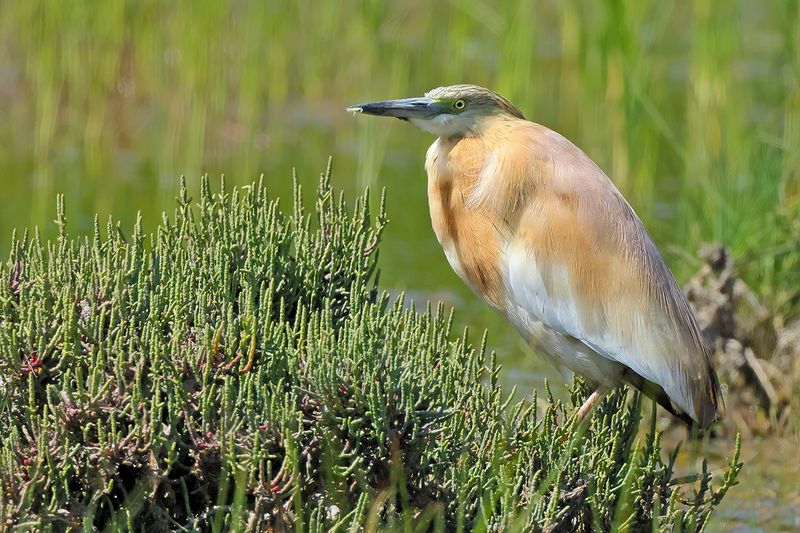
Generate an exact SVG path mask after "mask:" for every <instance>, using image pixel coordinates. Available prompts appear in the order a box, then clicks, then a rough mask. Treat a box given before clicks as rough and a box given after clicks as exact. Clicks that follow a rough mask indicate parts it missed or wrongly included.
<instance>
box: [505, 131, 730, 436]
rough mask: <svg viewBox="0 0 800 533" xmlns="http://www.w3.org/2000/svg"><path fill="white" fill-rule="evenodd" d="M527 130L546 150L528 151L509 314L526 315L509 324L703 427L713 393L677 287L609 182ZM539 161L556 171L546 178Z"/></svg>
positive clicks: (571, 149) (573, 151) (711, 411)
mask: <svg viewBox="0 0 800 533" xmlns="http://www.w3.org/2000/svg"><path fill="white" fill-rule="evenodd" d="M532 126H537V127H538V128H540V129H541V130H545V131H546V133H544V135H546V137H547V139H548V140H549V141H550V142H548V143H542V142H541V141H539V142H536V143H533V144H531V146H530V147H529V153H531V157H530V160H529V164H528V167H529V168H533V167H536V168H538V169H539V170H536V171H533V172H532V177H531V181H532V182H534V183H533V185H532V186H531V190H532V191H533V201H532V202H529V203H528V204H527V207H525V208H524V210H523V212H522V213H521V215H520V216H519V217H518V218H517V221H518V226H517V227H516V228H515V231H513V232H512V233H513V234H514V235H515V239H514V240H512V241H511V242H509V243H508V247H507V250H506V256H507V257H506V263H507V270H508V271H507V273H506V278H507V282H506V283H507V286H508V298H509V299H510V300H512V302H511V304H512V305H511V308H513V309H517V310H520V309H521V310H524V311H526V312H527V313H529V315H530V316H528V317H519V316H517V317H512V319H515V322H517V323H521V322H526V321H527V322H535V321H537V320H538V321H541V322H542V323H544V324H545V325H547V326H548V327H550V328H552V329H553V330H555V331H558V332H560V333H562V334H564V335H569V336H571V337H575V338H576V339H579V340H580V341H582V342H583V343H585V344H586V345H587V346H589V347H590V348H591V349H592V350H593V351H595V352H597V354H599V355H601V356H603V357H606V358H608V359H611V360H613V361H616V362H618V363H620V364H622V365H624V366H625V367H628V368H630V369H631V370H633V371H634V372H635V373H636V374H638V375H639V376H641V377H642V378H644V379H646V380H648V381H650V382H653V383H655V384H657V385H659V386H660V387H662V388H663V390H664V392H665V393H666V394H667V395H668V396H669V398H670V400H671V401H672V402H673V404H675V405H677V406H678V407H679V408H680V409H681V410H683V411H684V412H686V413H687V414H688V415H689V416H691V417H692V418H694V419H695V420H697V421H698V422H699V423H700V424H701V425H702V426H707V425H708V424H709V423H710V422H711V421H713V419H714V416H715V413H716V410H717V406H718V399H719V386H718V383H717V378H716V374H715V373H714V369H713V367H712V365H711V357H710V353H709V350H708V348H707V347H706V345H705V343H704V341H703V338H702V334H701V332H700V329H699V327H698V325H697V322H696V320H695V318H694V315H693V314H692V312H691V309H690V308H689V304H688V303H687V301H686V299H685V297H684V296H683V293H682V292H681V290H680V287H679V286H678V284H677V282H676V281H675V278H674V277H673V276H672V273H671V272H670V270H669V268H668V267H667V266H666V264H665V262H664V260H663V259H662V257H661V255H660V254H659V252H658V250H657V248H656V246H655V244H654V243H653V242H652V239H651V238H650V236H649V235H648V233H647V231H646V230H645V228H644V226H643V225H642V223H641V222H640V221H639V219H638V217H637V216H636V214H635V213H634V212H633V209H632V208H631V207H630V205H628V203H627V202H626V201H625V199H624V198H622V196H621V194H620V193H619V192H618V191H617V189H616V187H614V185H613V184H612V183H611V181H610V180H609V179H608V177H607V176H606V175H605V174H604V173H603V172H602V171H601V170H600V169H599V168H598V167H597V166H596V165H594V163H592V162H591V160H589V158H588V157H587V156H586V155H584V154H583V152H581V151H580V150H579V149H578V148H577V147H575V146H574V145H572V144H571V143H569V141H567V140H566V139H564V138H563V137H561V136H558V135H557V134H554V133H553V132H550V131H549V130H546V129H545V128H543V127H542V126H538V125H532ZM541 130H538V131H539V132H540V133H541ZM535 133H536V131H534V132H533V133H531V132H528V133H527V135H529V136H530V135H532V134H535ZM554 136H555V137H554ZM523 138H524V136H523ZM542 150H547V153H545V154H542V153H541V151H542ZM542 161H555V164H553V165H546V167H547V168H546V169H544V170H542V167H541V165H540V163H541V162H542ZM562 163H563V164H562ZM493 165H494V166H498V167H499V166H501V162H499V161H495V162H493ZM537 165H540V166H539V167H537ZM552 169H558V171H557V173H556V171H555V170H552ZM548 172H549V174H550V175H549V176H544V178H545V179H543V174H547V173H548ZM498 194H501V193H500V192H498ZM516 313H517V314H520V311H516Z"/></svg>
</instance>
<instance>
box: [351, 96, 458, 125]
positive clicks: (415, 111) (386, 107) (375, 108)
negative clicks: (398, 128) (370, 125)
mask: <svg viewBox="0 0 800 533" xmlns="http://www.w3.org/2000/svg"><path fill="white" fill-rule="evenodd" d="M347 110H348V111H349V112H351V113H366V114H367V115H377V116H381V117H395V118H399V119H403V120H408V119H410V118H420V119H426V118H432V117H435V116H436V115H439V114H441V113H443V112H444V111H445V109H444V107H442V106H441V105H439V104H437V103H436V102H435V101H434V100H432V99H430V98H401V99H400V100H384V101H382V102H370V103H368V104H358V105H353V106H350V107H348V108H347Z"/></svg>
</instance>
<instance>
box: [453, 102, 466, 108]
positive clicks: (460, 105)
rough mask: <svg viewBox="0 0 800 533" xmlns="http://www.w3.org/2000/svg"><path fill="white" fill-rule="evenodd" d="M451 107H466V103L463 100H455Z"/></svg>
mask: <svg viewBox="0 0 800 533" xmlns="http://www.w3.org/2000/svg"><path fill="white" fill-rule="evenodd" d="M453 107H455V108H456V109H464V108H465V107H467V103H466V102H465V101H464V100H456V101H455V102H453Z"/></svg>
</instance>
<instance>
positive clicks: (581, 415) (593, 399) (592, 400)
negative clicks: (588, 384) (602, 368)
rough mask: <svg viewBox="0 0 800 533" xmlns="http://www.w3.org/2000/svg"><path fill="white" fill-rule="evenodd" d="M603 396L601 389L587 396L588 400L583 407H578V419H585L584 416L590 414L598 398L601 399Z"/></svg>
mask: <svg viewBox="0 0 800 533" xmlns="http://www.w3.org/2000/svg"><path fill="white" fill-rule="evenodd" d="M602 397H603V394H602V393H601V392H600V391H599V390H596V391H594V392H593V393H591V394H590V395H589V397H588V398H586V401H585V402H583V405H581V408H580V409H578V421H581V420H583V419H584V417H585V416H586V415H588V414H589V411H591V410H592V407H593V406H594V404H596V403H597V402H598V400H600V398H602Z"/></svg>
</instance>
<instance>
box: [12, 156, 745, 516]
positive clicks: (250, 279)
mask: <svg viewBox="0 0 800 533" xmlns="http://www.w3.org/2000/svg"><path fill="white" fill-rule="evenodd" d="M379 205H380V208H379V210H378V212H377V214H376V215H375V216H373V214H372V212H371V210H370V201H369V198H368V196H367V194H366V193H365V194H364V195H363V196H360V197H359V198H357V199H356V201H355V205H354V207H353V208H349V207H348V205H347V203H346V202H345V201H344V199H343V198H342V196H341V195H336V194H335V193H334V192H333V190H332V188H331V184H330V165H329V166H328V169H327V171H326V173H325V174H324V175H323V176H322V178H321V181H320V186H319V191H318V196H317V202H316V210H315V212H314V213H310V214H309V213H306V212H305V211H304V209H303V207H302V206H303V202H302V199H301V191H300V190H299V187H295V198H294V203H293V205H292V209H291V211H290V212H289V213H288V214H287V213H284V212H283V211H281V209H280V207H279V205H278V202H277V201H275V200H271V199H270V197H269V196H268V193H267V188H266V187H265V186H264V185H263V183H261V182H259V183H257V184H253V185H251V186H249V187H244V188H241V189H234V190H230V191H228V190H226V189H225V186H224V182H223V185H222V187H221V189H220V190H218V191H212V189H211V187H210V185H209V182H208V179H203V181H202V184H201V190H200V195H199V198H198V199H197V201H193V200H192V199H190V198H189V195H188V191H187V188H186V185H185V183H182V184H181V189H180V195H179V198H178V206H177V208H176V210H175V212H174V214H173V215H172V217H169V216H167V215H166V214H165V215H164V217H163V220H162V223H161V225H160V227H159V228H158V230H157V232H156V233H155V234H153V235H145V234H143V232H142V231H141V229H140V225H139V224H137V225H136V227H134V228H133V232H132V233H131V234H130V235H126V234H125V232H123V230H122V229H121V228H120V227H119V226H118V225H115V224H114V223H113V222H112V221H109V223H108V225H107V229H106V231H105V232H103V231H101V225H100V224H99V222H97V221H96V222H95V229H94V235H92V236H91V237H88V238H77V237H73V236H70V235H69V233H68V232H67V228H68V225H67V218H66V215H65V212H64V207H63V201H59V205H58V213H57V219H56V222H57V224H58V226H59V237H58V238H57V240H56V241H55V242H42V241H41V240H40V239H39V237H38V236H37V235H36V234H34V235H28V234H25V235H23V236H22V237H21V238H17V237H15V238H14V239H13V245H12V251H11V254H10V257H9V260H8V263H7V264H6V273H7V277H6V280H5V282H2V283H0V309H2V311H1V313H2V314H0V372H2V373H1V374H0V385H2V387H1V388H0V432H1V434H0V442H2V445H1V451H0V488H1V489H2V500H1V503H0V523H2V524H3V526H4V527H6V528H12V529H18V530H37V531H39V530H57V531H61V530H71V529H75V530H77V529H87V530H91V529H98V530H107V531H123V530H143V531H159V530H198V529H199V530H211V531H220V530H262V531H282V530H291V529H294V530H297V531H329V530H330V531H361V530H366V531H376V530H393V529H400V528H404V529H406V528H409V527H413V528H415V530H418V531H427V530H432V531H445V530H446V531H470V530H475V531H489V530H491V531H499V530H503V531H514V530H520V531H521V530H525V531H529V530H538V531H560V530H564V529H568V530H572V531H589V530H608V529H634V530H637V529H647V530H674V529H681V530H697V529H702V528H703V526H704V524H705V523H706V521H707V520H708V517H709V515H710V513H711V512H712V511H713V509H714V508H715V507H716V506H717V505H718V504H719V503H720V501H721V499H722V497H723V496H724V495H725V493H726V491H727V490H728V489H729V488H730V487H731V486H733V485H734V484H735V479H736V475H737V473H738V472H739V469H740V468H741V464H740V463H739V459H738V457H739V453H738V446H737V449H736V450H735V452H734V454H733V459H732V460H731V462H730V470H729V471H728V472H727V473H726V474H725V475H724V477H723V479H722V482H721V483H720V486H719V487H718V488H712V486H711V483H710V474H709V473H708V472H707V471H706V469H705V468H704V469H703V471H702V472H700V473H699V474H698V475H697V476H694V477H689V478H688V479H687V478H680V479H679V478H676V477H675V475H674V473H673V464H674V457H675V455H674V454H673V455H671V456H669V457H667V458H666V459H665V458H664V456H665V454H664V453H663V452H662V450H661V447H660V440H659V437H660V436H659V434H657V433H656V432H655V430H654V428H651V430H650V432H649V433H648V434H647V435H646V436H645V437H644V438H643V439H640V438H638V437H637V435H638V434H639V431H638V430H639V422H640V420H641V418H642V417H641V415H640V402H639V398H638V396H635V395H634V396H633V399H632V400H631V401H628V398H627V393H626V391H625V390H620V391H617V392H616V393H614V394H612V395H610V396H609V397H608V398H607V399H605V400H604V401H603V403H602V404H601V405H600V406H599V407H598V408H597V410H596V411H595V413H594V416H593V417H592V420H591V422H590V423H589V424H588V425H586V426H578V425H577V424H576V422H575V420H574V417H572V414H573V413H574V412H575V409H574V407H573V406H570V405H564V404H562V403H561V402H557V401H555V400H554V399H553V397H552V395H550V393H549V390H548V391H547V398H546V400H547V403H548V407H547V409H546V412H545V413H544V415H543V416H539V415H538V414H537V410H536V404H537V402H536V399H535V397H534V400H533V401H532V402H530V401H528V402H525V401H515V400H514V399H513V395H514V393H513V391H512V392H511V393H510V394H509V393H506V392H504V391H502V390H501V387H500V386H499V385H498V374H499V367H498V365H497V363H496V361H495V358H494V356H493V355H492V356H491V357H490V358H489V361H488V363H486V362H485V357H484V348H483V347H484V341H485V338H484V341H481V342H479V343H478V344H477V345H476V344H473V342H472V341H471V340H470V339H469V337H468V335H467V332H464V334H463V335H460V336H458V335H453V334H451V331H450V329H451V318H452V315H447V314H446V313H445V312H443V310H442V308H441V307H439V308H438V309H437V310H436V312H433V311H432V310H431V308H430V307H429V308H428V311H427V312H425V313H419V312H417V311H415V310H414V309H413V308H411V307H409V306H404V304H403V299H402V297H401V298H398V299H397V300H396V301H394V302H393V303H390V298H389V296H388V295H387V294H385V293H381V292H379V291H378V290H377V280H378V274H377V269H376V262H377V256H378V244H379V241H380V237H381V231H382V229H383V227H384V224H385V223H386V216H385V213H384V209H383V205H384V204H383V202H382V201H381V203H380V204H379ZM578 388H580V385H578ZM579 392H580V391H576V392H575V397H574V398H573V402H572V403H573V404H574V401H575V400H576V399H577V398H578V393H579ZM686 484H689V485H690V486H691V488H692V489H693V493H692V494H686V492H688V490H687V489H686V488H685V485H686Z"/></svg>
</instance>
